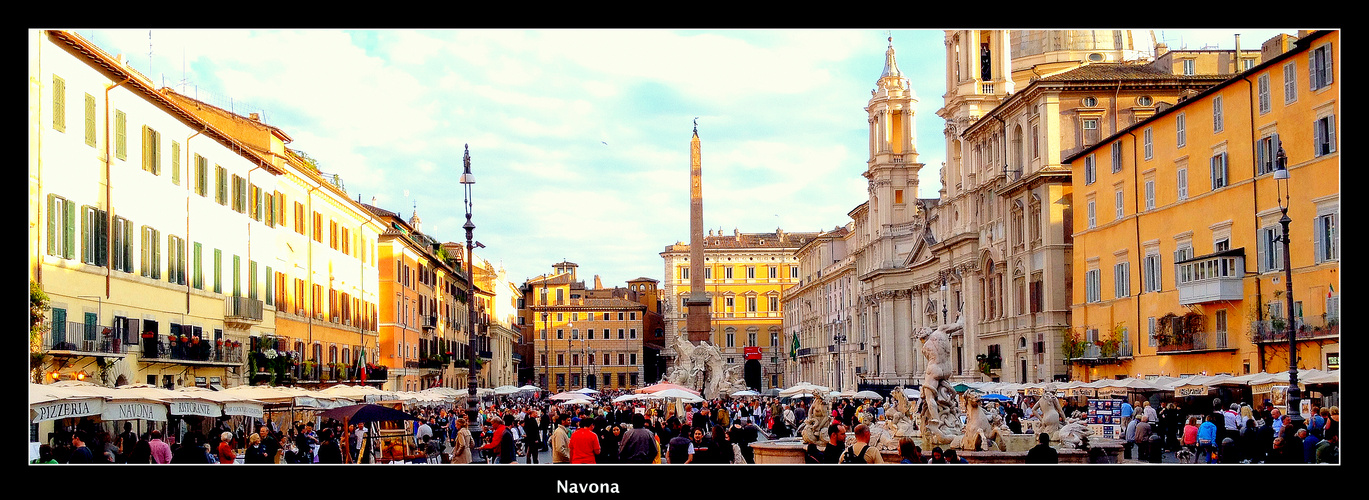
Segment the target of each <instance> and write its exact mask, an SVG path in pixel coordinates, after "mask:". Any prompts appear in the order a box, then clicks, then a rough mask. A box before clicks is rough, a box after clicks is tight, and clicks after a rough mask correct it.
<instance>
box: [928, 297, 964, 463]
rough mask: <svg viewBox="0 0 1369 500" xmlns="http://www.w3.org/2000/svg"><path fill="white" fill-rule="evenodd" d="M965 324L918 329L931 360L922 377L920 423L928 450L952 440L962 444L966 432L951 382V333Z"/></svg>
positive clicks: (959, 322)
mask: <svg viewBox="0 0 1369 500" xmlns="http://www.w3.org/2000/svg"><path fill="white" fill-rule="evenodd" d="M964 325H965V323H964V320H963V319H961V320H957V321H956V322H955V323H952V324H949V325H944V326H942V327H941V328H938V329H936V330H930V329H927V328H920V329H918V331H917V332H916V333H917V337H918V339H919V340H921V341H922V356H923V358H925V359H926V362H927V369H926V371H925V372H924V375H923V379H922V399H921V400H920V401H918V403H917V425H918V429H919V430H920V431H921V432H922V447H923V448H926V449H930V448H932V447H935V446H943V445H950V444H951V443H952V442H955V443H956V444H959V441H960V437H961V436H962V435H963V434H964V424H963V423H961V421H960V415H959V413H960V409H959V406H958V405H957V404H956V394H955V389H954V388H953V387H952V386H951V383H950V378H951V373H952V370H953V366H952V365H951V336H950V333H951V332H955V331H957V330H960V329H961V328H963V327H964Z"/></svg>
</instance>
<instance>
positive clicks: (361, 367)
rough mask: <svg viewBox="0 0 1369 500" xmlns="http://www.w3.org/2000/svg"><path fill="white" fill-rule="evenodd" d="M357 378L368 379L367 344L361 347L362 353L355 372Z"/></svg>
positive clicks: (358, 357) (358, 358)
mask: <svg viewBox="0 0 1369 500" xmlns="http://www.w3.org/2000/svg"><path fill="white" fill-rule="evenodd" d="M353 373H356V378H357V380H361V381H363V382H364V381H365V380H366V346H362V347H361V355H360V356H357V369H356V371H355V372H353Z"/></svg>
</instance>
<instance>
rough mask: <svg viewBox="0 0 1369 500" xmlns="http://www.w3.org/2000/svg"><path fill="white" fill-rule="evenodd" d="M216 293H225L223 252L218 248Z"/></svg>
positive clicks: (215, 261)
mask: <svg viewBox="0 0 1369 500" xmlns="http://www.w3.org/2000/svg"><path fill="white" fill-rule="evenodd" d="M301 286H302V285H301ZM214 293H223V250H219V249H217V248H215V249H214Z"/></svg>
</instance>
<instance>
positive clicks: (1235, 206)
mask: <svg viewBox="0 0 1369 500" xmlns="http://www.w3.org/2000/svg"><path fill="white" fill-rule="evenodd" d="M1339 41H1340V33H1339V32H1338V31H1317V32H1302V33H1300V38H1299V39H1298V40H1297V41H1296V43H1295V44H1292V45H1291V47H1290V46H1289V44H1288V43H1287V42H1288V39H1287V38H1286V37H1285V36H1280V37H1277V38H1275V39H1272V40H1270V41H1268V42H1266V43H1265V45H1264V49H1265V53H1264V56H1263V62H1262V63H1260V64H1259V65H1256V66H1253V67H1252V68H1250V69H1248V70H1246V71H1244V72H1242V73H1240V74H1239V75H1237V76H1235V77H1233V78H1231V79H1229V80H1226V81H1225V82H1223V83H1221V84H1219V85H1216V86H1214V87H1212V88H1210V89H1208V90H1205V91H1203V92H1200V93H1198V94H1196V95H1194V96H1192V97H1190V98H1188V99H1185V100H1181V101H1180V102H1179V103H1177V104H1175V105H1173V106H1171V107H1168V108H1163V109H1160V110H1159V111H1157V113H1156V114H1155V115H1154V116H1152V117H1150V118H1148V119H1145V120H1142V121H1140V122H1138V123H1136V124H1135V125H1132V126H1130V127H1127V128H1126V129H1123V130H1121V131H1120V132H1118V133H1116V134H1114V135H1112V136H1111V137H1108V138H1106V139H1104V140H1102V141H1100V142H1098V143H1097V144H1095V145H1092V146H1090V147H1087V148H1084V149H1083V150H1081V151H1080V152H1078V153H1076V154H1074V155H1072V156H1070V157H1069V158H1067V159H1066V160H1065V161H1066V163H1067V164H1068V165H1070V167H1071V171H1072V177H1073V185H1074V186H1075V192H1074V197H1073V200H1072V203H1073V216H1074V218H1073V225H1074V228H1075V232H1074V254H1073V268H1074V270H1073V277H1074V280H1073V290H1072V294H1073V301H1072V302H1073V305H1072V313H1071V325H1070V329H1071V332H1070V333H1071V335H1066V341H1065V344H1066V345H1065V346H1064V347H1065V350H1066V351H1067V352H1068V354H1067V357H1069V358H1070V362H1071V365H1072V373H1071V375H1072V376H1073V378H1074V379H1076V380H1086V381H1089V380H1096V379H1101V378H1114V377H1122V376H1133V377H1146V376H1183V375H1190V374H1204V373H1205V374H1209V375H1212V374H1218V373H1229V374H1236V375H1239V374H1245V373H1254V372H1260V371H1264V372H1278V371H1283V370H1286V369H1287V368H1288V348H1287V346H1288V339H1287V337H1286V335H1287V334H1286V332H1285V328H1286V327H1287V326H1288V325H1289V320H1288V318H1289V314H1288V309H1287V308H1288V301H1289V297H1287V292H1286V291H1285V290H1286V286H1287V285H1288V282H1287V281H1285V280H1287V279H1288V273H1287V272H1286V270H1285V268H1284V255H1283V252H1284V250H1283V248H1284V242H1283V240H1282V239H1281V234H1282V229H1281V224H1280V219H1281V217H1282V216H1283V215H1284V211H1283V210H1282V207H1287V216H1288V217H1289V218H1290V219H1291V220H1292V222H1291V223H1290V225H1289V233H1290V234H1289V238H1288V248H1289V250H1288V253H1289V255H1288V257H1289V258H1290V260H1291V269H1292V272H1291V277H1292V279H1291V281H1292V294H1293V296H1292V301H1293V306H1294V307H1293V314H1292V317H1293V319H1292V326H1293V327H1294V329H1295V330H1296V332H1297V339H1298V341H1297V342H1298V354H1299V360H1300V361H1299V363H1298V367H1299V368H1300V369H1307V368H1316V369H1322V370H1326V369H1337V368H1339V364H1340V361H1339V359H1340V341H1339V339H1340V336H1339V313H1340V311H1339V309H1340V307H1339V305H1340V295H1339V293H1340V292H1339V290H1340V289H1341V283H1340V277H1339V276H1340V238H1339V226H1340V157H1339V148H1338V145H1337V141H1336V129H1337V121H1336V118H1337V116H1338V115H1339V110H1340V99H1339V97H1340V92H1339V83H1340V75H1339V74H1338V73H1337V71H1336V69H1337V68H1339V67H1340V66H1339V62H1340V61H1339V56H1340V53H1339V52H1337V49H1340V44H1339ZM1285 47H1287V49H1286V50H1284V48H1285ZM1280 151H1282V152H1283V153H1284V154H1286V158H1287V159H1286V162H1285V164H1286V166H1287V172H1288V176H1289V179H1288V181H1287V182H1283V181H1275V179H1274V176H1275V174H1274V172H1275V171H1276V170H1277V169H1278V167H1279V162H1278V161H1277V157H1278V154H1279V152H1280ZM1071 344H1072V345H1071Z"/></svg>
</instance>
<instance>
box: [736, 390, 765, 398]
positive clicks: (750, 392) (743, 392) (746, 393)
mask: <svg viewBox="0 0 1369 500" xmlns="http://www.w3.org/2000/svg"><path fill="white" fill-rule="evenodd" d="M731 395H732V396H734V397H744V396H759V395H761V393H759V392H756V391H753V390H751V389H742V390H740V391H737V392H734V393H732V394H731Z"/></svg>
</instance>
